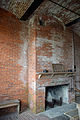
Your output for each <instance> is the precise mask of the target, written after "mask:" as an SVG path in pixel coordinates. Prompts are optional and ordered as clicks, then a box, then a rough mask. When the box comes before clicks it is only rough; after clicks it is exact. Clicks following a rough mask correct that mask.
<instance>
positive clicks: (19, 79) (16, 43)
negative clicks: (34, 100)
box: [0, 9, 28, 109]
mask: <svg viewBox="0 0 80 120" xmlns="http://www.w3.org/2000/svg"><path fill="white" fill-rule="evenodd" d="M27 39H28V34H27V23H22V22H20V21H19V20H18V19H17V18H16V17H15V16H14V15H12V14H11V13H9V12H7V11H5V10H3V9H0V101H3V100H9V99H20V100H21V104H22V109H23V107H24V108H26V105H27V94H28V93H27Z"/></svg>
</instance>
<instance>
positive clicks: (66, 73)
mask: <svg viewBox="0 0 80 120" xmlns="http://www.w3.org/2000/svg"><path fill="white" fill-rule="evenodd" d="M75 73H76V72H46V73H45V72H37V73H36V74H38V75H39V78H41V77H42V76H43V75H52V76H54V75H75Z"/></svg>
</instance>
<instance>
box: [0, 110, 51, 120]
mask: <svg viewBox="0 0 80 120" xmlns="http://www.w3.org/2000/svg"><path fill="white" fill-rule="evenodd" d="M0 120H49V119H48V118H46V117H45V116H39V115H36V114H33V113H32V112H30V111H25V112H23V113H21V114H19V115H18V113H12V114H8V115H5V116H1V117H0Z"/></svg>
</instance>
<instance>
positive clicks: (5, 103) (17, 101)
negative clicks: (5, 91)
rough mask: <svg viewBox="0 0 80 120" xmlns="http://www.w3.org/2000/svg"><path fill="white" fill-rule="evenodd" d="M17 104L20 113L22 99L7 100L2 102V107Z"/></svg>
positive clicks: (0, 106) (0, 104)
mask: <svg viewBox="0 0 80 120" xmlns="http://www.w3.org/2000/svg"><path fill="white" fill-rule="evenodd" d="M12 106H17V110H18V113H20V101H19V100H7V101H3V102H0V108H7V107H12Z"/></svg>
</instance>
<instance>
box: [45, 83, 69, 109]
mask: <svg viewBox="0 0 80 120" xmlns="http://www.w3.org/2000/svg"><path fill="white" fill-rule="evenodd" d="M68 89H69V85H57V86H48V87H46V95H45V109H46V110H47V109H50V108H54V107H57V106H62V105H63V104H68V103H69V102H68V101H69V100H68Z"/></svg>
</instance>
